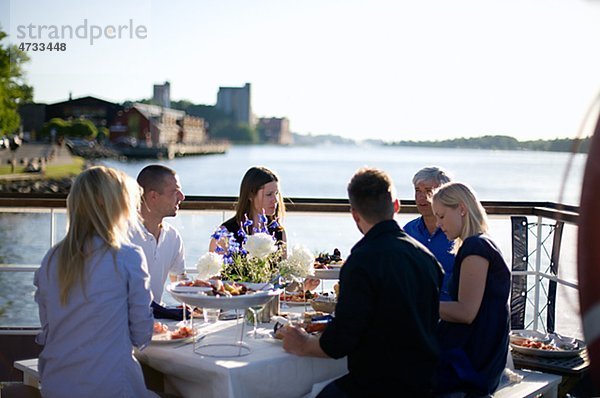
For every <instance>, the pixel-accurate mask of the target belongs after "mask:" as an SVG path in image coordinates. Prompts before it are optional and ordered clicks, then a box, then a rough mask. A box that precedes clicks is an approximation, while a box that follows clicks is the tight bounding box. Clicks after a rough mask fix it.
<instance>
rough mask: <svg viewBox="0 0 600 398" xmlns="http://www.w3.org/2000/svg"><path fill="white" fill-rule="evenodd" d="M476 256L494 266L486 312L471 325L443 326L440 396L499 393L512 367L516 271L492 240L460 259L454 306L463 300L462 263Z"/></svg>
mask: <svg viewBox="0 0 600 398" xmlns="http://www.w3.org/2000/svg"><path fill="white" fill-rule="evenodd" d="M471 255H476V256H480V257H483V258H485V259H486V260H487V261H488V262H489V266H488V272H487V277H486V281H485V290H484V292H483V298H482V301H481V306H480V307H479V312H477V315H476V316H475V319H474V320H473V322H472V323H471V324H470V325H468V324H464V323H454V322H447V321H441V322H440V325H439V342H440V349H441V350H442V357H441V361H440V368H439V374H438V385H437V389H438V390H439V391H440V392H450V391H465V392H467V393H470V394H474V395H476V396H478V395H486V394H492V393H493V392H494V391H495V390H496V388H497V387H498V384H499V383H500V377H501V376H502V371H503V370H504V367H505V366H506V357H507V355H508V333H509V327H510V324H509V315H508V314H509V312H508V295H509V292H510V271H509V269H508V265H507V264H506V262H505V261H504V258H503V257H502V253H501V252H500V249H498V247H497V246H496V244H495V243H494V242H493V241H492V240H491V239H490V238H489V237H488V236H487V235H474V236H470V237H468V238H467V239H465V241H464V242H463V244H462V245H461V247H460V249H459V250H458V253H457V254H456V263H455V265H454V274H453V275H452V280H451V281H450V296H451V297H452V299H453V300H454V301H456V300H457V299H458V289H459V282H460V272H461V267H462V262H463V260H464V259H465V258H466V257H468V256H471Z"/></svg>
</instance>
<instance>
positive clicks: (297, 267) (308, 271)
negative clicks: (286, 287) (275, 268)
mask: <svg viewBox="0 0 600 398" xmlns="http://www.w3.org/2000/svg"><path fill="white" fill-rule="evenodd" d="M314 262H315V256H314V255H313V253H312V252H311V251H310V250H308V248H306V247H305V246H300V245H298V246H294V247H293V248H292V252H291V253H290V255H289V256H288V258H287V259H286V260H283V261H282V262H281V263H280V264H279V267H280V271H281V274H282V275H284V276H295V277H300V278H304V277H307V276H310V275H314V274H315V268H314Z"/></svg>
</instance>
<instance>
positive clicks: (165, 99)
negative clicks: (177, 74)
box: [152, 82, 171, 108]
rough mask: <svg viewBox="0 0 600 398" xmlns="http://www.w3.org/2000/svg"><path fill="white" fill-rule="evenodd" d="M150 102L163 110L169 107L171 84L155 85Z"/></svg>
mask: <svg viewBox="0 0 600 398" xmlns="http://www.w3.org/2000/svg"><path fill="white" fill-rule="evenodd" d="M152 102H153V103H154V104H155V105H158V106H162V107H165V108H170V107H171V83H169V82H165V83H164V84H155V85H154V93H153V95H152Z"/></svg>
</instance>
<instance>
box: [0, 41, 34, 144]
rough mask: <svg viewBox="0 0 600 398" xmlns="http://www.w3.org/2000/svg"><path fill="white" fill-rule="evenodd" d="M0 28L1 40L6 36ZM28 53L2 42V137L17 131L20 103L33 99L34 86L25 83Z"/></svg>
mask: <svg viewBox="0 0 600 398" xmlns="http://www.w3.org/2000/svg"><path fill="white" fill-rule="evenodd" d="M6 36H7V35H6V33H5V32H3V31H2V30H0V42H1V41H2V40H4V39H5V38H6ZM27 61H29V57H28V56H27V54H26V53H25V52H23V51H21V50H19V49H18V48H17V46H9V45H6V46H4V45H2V44H0V137H1V136H4V135H7V134H12V133H14V132H16V131H17V129H18V128H19V125H20V124H21V118H20V117H19V113H18V112H17V109H18V107H19V105H21V104H23V103H26V102H30V101H31V100H32V99H33V88H32V87H31V86H28V85H27V84H25V81H24V75H25V73H24V71H23V64H24V63H25V62H27Z"/></svg>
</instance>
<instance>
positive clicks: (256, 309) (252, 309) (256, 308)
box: [248, 305, 263, 339]
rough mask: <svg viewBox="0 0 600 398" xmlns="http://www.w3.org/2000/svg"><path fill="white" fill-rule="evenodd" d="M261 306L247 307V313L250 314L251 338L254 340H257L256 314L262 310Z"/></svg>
mask: <svg viewBox="0 0 600 398" xmlns="http://www.w3.org/2000/svg"><path fill="white" fill-rule="evenodd" d="M262 307H263V306H262V305H255V306H252V307H248V311H250V313H251V314H252V326H253V329H252V336H253V337H254V338H255V339H256V338H258V331H257V330H258V329H257V328H258V313H259V312H260V310H261V309H262Z"/></svg>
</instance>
